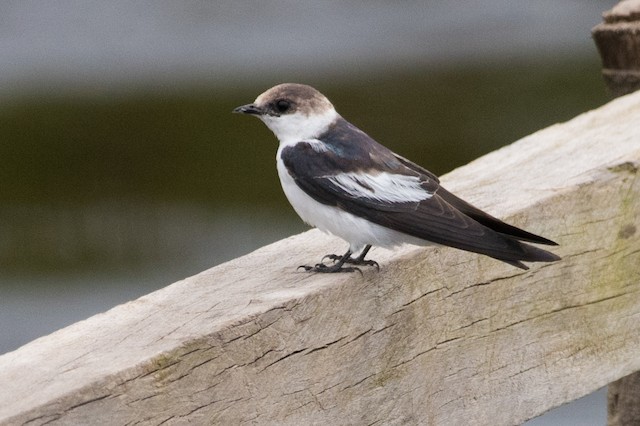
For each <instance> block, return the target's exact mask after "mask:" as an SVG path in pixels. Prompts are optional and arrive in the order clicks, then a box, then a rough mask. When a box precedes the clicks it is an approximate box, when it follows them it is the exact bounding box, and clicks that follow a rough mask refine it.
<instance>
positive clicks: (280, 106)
mask: <svg viewBox="0 0 640 426" xmlns="http://www.w3.org/2000/svg"><path fill="white" fill-rule="evenodd" d="M275 107H276V110H277V111H278V112H279V113H281V114H282V113H283V112H287V111H289V108H291V102H289V101H285V100H284V99H280V100H278V101H276V104H275Z"/></svg>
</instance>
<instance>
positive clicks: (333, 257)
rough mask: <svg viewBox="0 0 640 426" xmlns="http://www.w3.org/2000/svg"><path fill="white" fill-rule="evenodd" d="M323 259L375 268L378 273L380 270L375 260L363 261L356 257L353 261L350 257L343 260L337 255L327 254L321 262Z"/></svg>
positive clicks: (342, 257) (362, 258) (361, 258)
mask: <svg viewBox="0 0 640 426" xmlns="http://www.w3.org/2000/svg"><path fill="white" fill-rule="evenodd" d="M325 259H329V260H332V261H333V263H336V264H338V263H340V262H342V263H347V264H349V265H361V266H375V267H376V269H377V270H378V271H379V270H380V265H378V262H376V261H375V260H365V259H364V257H362V256H361V257H356V258H355V259H354V258H353V257H351V256H349V257H348V258H346V259H344V256H339V255H337V254H328V255H326V256H325V257H323V258H322V260H325ZM342 259H344V261H342Z"/></svg>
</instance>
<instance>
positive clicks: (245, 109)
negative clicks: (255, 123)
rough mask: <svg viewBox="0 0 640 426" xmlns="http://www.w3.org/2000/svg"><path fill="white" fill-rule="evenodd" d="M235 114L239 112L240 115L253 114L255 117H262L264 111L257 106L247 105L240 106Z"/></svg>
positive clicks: (235, 110)
mask: <svg viewBox="0 0 640 426" xmlns="http://www.w3.org/2000/svg"><path fill="white" fill-rule="evenodd" d="M233 112H237V113H239V114H253V115H262V114H264V111H263V110H262V108H260V107H258V106H257V105H256V104H247V105H242V106H239V107H238V108H236V109H234V110H233Z"/></svg>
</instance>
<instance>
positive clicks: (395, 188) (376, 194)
mask: <svg viewBox="0 0 640 426" xmlns="http://www.w3.org/2000/svg"><path fill="white" fill-rule="evenodd" d="M328 178H329V180H331V181H332V182H333V183H334V184H336V185H337V186H338V187H340V189H342V190H343V191H344V192H346V193H347V194H349V195H351V196H352V197H359V198H371V199H374V200H378V201H382V202H388V203H407V202H409V203H411V202H417V201H422V200H426V199H428V198H431V196H433V194H432V193H431V192H429V191H427V190H426V189H424V188H422V186H420V178H418V177H417V176H406V175H396V174H391V173H387V172H382V173H378V174H376V175H371V174H367V173H343V174H339V175H334V176H328Z"/></svg>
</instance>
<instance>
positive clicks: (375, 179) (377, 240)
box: [233, 83, 560, 272]
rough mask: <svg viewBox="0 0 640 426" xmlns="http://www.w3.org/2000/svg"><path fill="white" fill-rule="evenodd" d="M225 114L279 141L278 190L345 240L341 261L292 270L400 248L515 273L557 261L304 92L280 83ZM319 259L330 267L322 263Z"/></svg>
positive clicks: (311, 220) (361, 259)
mask: <svg viewBox="0 0 640 426" xmlns="http://www.w3.org/2000/svg"><path fill="white" fill-rule="evenodd" d="M233 112H237V113H242V114H249V115H255V116H256V117H258V118H259V119H261V120H262V121H263V122H264V123H265V124H266V125H267V127H269V129H271V131H273V133H274V134H275V135H276V137H277V138H278V140H279V141H280V146H279V147H278V152H277V154H276V161H277V168H278V175H279V177H280V183H281V184H282V189H283V190H284V193H285V195H286V196H287V198H288V200H289V202H290V203H291V205H292V206H293V208H294V210H295V211H296V213H298V215H299V216H300V217H301V218H302V220H304V221H305V222H306V223H308V224H309V225H311V226H314V227H316V228H318V229H320V230H321V231H324V232H326V233H329V234H332V235H335V236H338V237H340V238H342V239H343V240H346V241H347V242H348V243H349V249H348V250H347V252H346V253H345V254H343V255H341V256H339V255H335V254H332V255H327V256H325V257H324V258H323V259H322V260H321V262H320V263H318V264H316V265H314V266H309V265H303V266H301V267H302V268H304V269H306V270H307V271H314V272H351V271H355V270H359V269H358V268H357V265H371V266H376V267H378V264H377V263H376V262H375V261H373V260H365V256H366V255H367V253H368V252H369V249H370V248H371V246H380V247H387V248H391V247H395V246H398V245H401V244H415V245H432V244H438V245H444V246H449V247H455V248H457V249H461V250H467V251H470V252H474V253H480V254H484V255H487V256H490V257H493V258H495V259H498V260H501V261H503V262H507V263H509V264H511V265H513V266H517V267H518V268H522V269H528V267H527V266H526V265H525V264H524V263H522V262H523V261H524V262H553V261H556V260H560V257H558V256H556V255H555V254H553V253H550V252H548V251H545V250H542V249H540V248H537V247H534V246H532V245H530V244H526V243H524V242H523V241H526V242H531V243H538V244H547V245H557V244H556V243H555V242H553V241H551V240H548V239H546V238H543V237H540V236H538V235H535V234H532V233H530V232H527V231H524V230H522V229H519V228H516V227H515V226H512V225H509V224H507V223H504V222H502V221H501V220H499V219H497V218H495V217H493V216H491V215H489V214H487V213H485V212H483V211H481V210H480V209H478V208H476V207H474V206H472V205H471V204H469V203H467V202H466V201H463V200H461V199H460V198H458V197H456V196H455V195H453V194H452V193H450V192H448V191H447V190H446V189H444V188H443V187H442V186H440V182H439V180H438V177H437V176H435V175H434V174H433V173H431V172H429V171H428V170H426V169H424V168H422V167H420V166H418V165H417V164H415V163H413V162H411V161H409V160H407V159H406V158H404V157H402V156H400V155H398V154H396V153H394V152H393V151H391V150H389V149H388V148H386V147H384V146H383V145H381V144H379V143H378V142H376V141H375V140H373V139H372V138H371V137H369V136H368V135H367V134H366V133H364V132H363V131H362V130H360V129H358V128H357V127H356V126H354V125H353V124H351V123H349V122H348V121H346V120H345V119H344V118H342V117H341V116H340V114H338V113H337V112H336V110H335V108H334V107H333V105H332V104H331V102H329V100H328V99H327V98H326V97H325V96H324V95H323V94H322V93H320V92H318V91H317V90H316V89H314V88H313V87H310V86H307V85H303V84H293V83H286V84H280V85H278V86H275V87H272V88H271V89H269V90H267V91H266V92H264V93H263V94H261V95H260V96H258V97H257V98H256V100H255V102H254V103H252V104H248V105H243V106H240V107H238V108H236V109H234V110H233ZM326 258H329V259H331V260H332V261H333V262H332V263H330V264H325V263H324V262H323V261H324V259H326ZM345 265H356V266H345Z"/></svg>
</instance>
